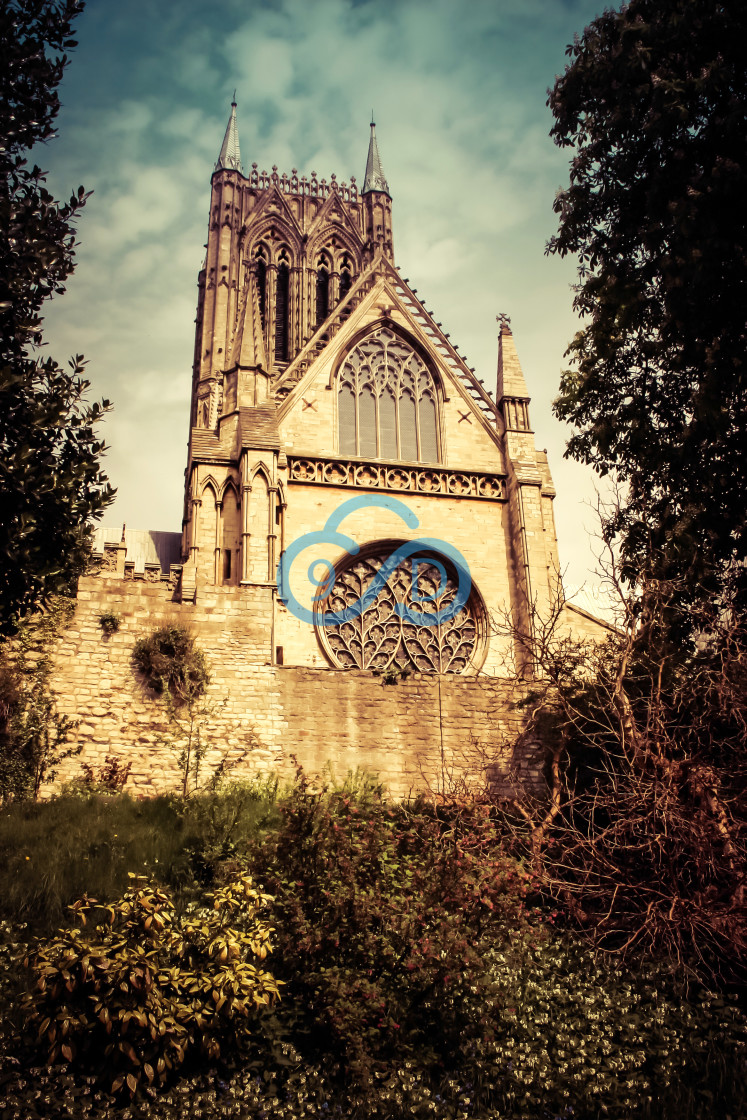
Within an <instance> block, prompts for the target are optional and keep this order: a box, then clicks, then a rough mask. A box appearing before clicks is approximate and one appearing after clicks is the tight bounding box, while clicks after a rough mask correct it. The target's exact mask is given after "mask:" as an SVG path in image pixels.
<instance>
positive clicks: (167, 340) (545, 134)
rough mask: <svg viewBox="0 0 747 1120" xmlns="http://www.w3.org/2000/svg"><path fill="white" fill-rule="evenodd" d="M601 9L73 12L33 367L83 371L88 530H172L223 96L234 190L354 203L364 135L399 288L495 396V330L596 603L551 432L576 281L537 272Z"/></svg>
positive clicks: (409, 4) (564, 273) (579, 503)
mask: <svg viewBox="0 0 747 1120" xmlns="http://www.w3.org/2000/svg"><path fill="white" fill-rule="evenodd" d="M603 7H604V4H603V3H602V2H601V0H599V2H598V0H221V3H220V4H214V3H209V2H207V0H179V2H178V3H175V2H171V0H118V2H117V3H116V4H113V3H112V2H111V0H89V2H88V5H87V8H86V10H85V12H84V13H83V15H82V17H80V18H79V20H78V21H77V23H76V25H75V32H76V37H77V38H78V41H79V45H78V47H77V48H76V50H75V51H74V52H73V55H72V61H71V64H70V67H69V68H68V70H67V72H66V75H65V78H64V79H63V83H62V86H61V89H60V96H61V100H62V110H61V112H60V115H59V118H58V122H57V123H58V130H59V135H58V137H57V138H56V139H54V140H53V141H51V142H50V143H49V144H48V145H46V146H45V147H44V148H42V149H37V151H36V152H35V153H34V155H35V158H36V160H37V162H39V163H40V165H41V166H42V167H44V169H45V170H47V171H48V173H49V176H48V183H49V186H50V188H51V189H52V190H53V192H54V193H55V194H56V195H57V196H58V197H59V196H62V197H66V196H67V195H68V194H69V193H70V192H71V191H72V190H73V189H77V187H78V185H79V184H83V185H84V186H85V187H86V189H87V190H91V191H93V194H92V196H91V198H90V200H89V202H88V204H87V206H86V208H85V210H84V211H83V213H82V215H81V217H80V220H79V222H78V238H79V248H78V251H77V267H76V271H75V273H74V274H73V276H72V277H71V278H70V280H69V282H68V290H67V293H66V294H65V295H64V296H61V297H58V298H56V299H55V300H53V301H52V302H51V303H50V304H49V305H48V306H47V310H46V323H47V329H46V335H45V337H46V341H47V343H48V348H49V353H50V354H51V355H53V356H54V357H55V358H57V360H58V361H64V360H66V359H67V357H68V356H70V355H72V354H80V353H82V354H84V355H85V357H86V358H87V359H88V363H89V364H88V367H87V376H88V377H89V378H90V380H91V386H92V387H91V395H92V397H94V398H96V399H100V398H102V397H107V398H109V399H110V400H111V401H112V402H113V410H112V412H111V413H110V415H109V416H108V417H107V420H106V424H105V427H104V436H105V438H106V441H107V443H108V445H109V452H108V454H107V458H106V469H107V471H108V474H109V477H110V479H111V481H112V483H113V485H114V486H116V487H117V491H118V494H117V499H116V502H115V504H114V505H113V506H112V507H110V508H109V510H108V511H107V513H106V514H105V517H104V523H105V524H107V525H115V524H121V523H122V522H126V523H127V525H128V527H129V528H132V529H158V530H173V531H178V530H180V528H181V516H182V495H183V484H184V483H183V479H184V468H185V465H186V454H187V436H188V431H187V424H188V413H189V396H190V385H191V371H192V355H193V345H194V316H195V308H196V302H197V275H198V272H199V269H200V267H201V264H202V259H203V255H204V249H203V246H204V243H205V240H206V237H207V219H208V208H209V200H210V176H211V174H212V172H213V169H214V164H215V161H216V159H217V156H218V152H219V150H220V145H221V141H222V139H223V133H224V131H225V126H226V121H227V119H228V114H229V111H230V102H231V97H232V95H233V92H234V90H235V91H236V99H237V102H238V121H239V135H240V141H241V154H242V159H243V163H244V169H245V171H247V170H248V169H249V168H250V167H251V164H252V163H253V162H256V163H257V164H258V166H259V169H260V170H262V169H267V170H270V169H271V167H272V166H273V165H276V166H277V168H278V170H279V171H280V172H281V173H282V172H283V171H286V172H290V170H291V169H292V168H297V169H298V172H299V174H309V173H310V172H311V171H312V170H313V171H316V172H317V174H318V176H319V177H320V178H321V177H322V176H323V177H325V178H327V179H328V178H329V176H330V174H331V173H332V172H335V173H336V175H337V178H338V179H339V180H346V181H349V179H350V176H351V175H355V176H356V179H357V180H358V182H359V184H362V181H363V173H364V169H365V160H366V152H367V147H368V134H369V128H368V124H369V121H370V120H371V113H372V112H373V113H374V115H375V118H376V132H377V138H378V142H379V151H380V154H381V161H382V165H383V168H384V172H385V174H386V177H387V180H388V182H389V188H390V191H391V194H392V199H393V222H394V252H395V260H396V263H397V264H398V265H399V266H401V268H402V275H403V276H406V277H408V278H409V280H410V282H411V284H412V285H413V286H414V287H415V288H417V289H418V294H419V295H420V297H421V298H422V299H423V300H424V302H425V304H426V306H427V307H429V308H430V309H431V310H432V311H433V312H434V314H435V318H436V319H437V320H438V321H440V322H442V323H443V325H444V328H445V329H446V330H448V331H449V332H450V334H451V337H452V339H453V340H454V341H455V342H456V343H457V345H458V346H459V349H460V352H461V353H462V354H463V355H466V357H467V359H468V363H469V364H470V365H472V366H474V367H475V370H476V373H477V376H478V377H481V378H483V379H484V381H485V384H486V386H488V387H490V388H491V389H493V390H494V387H495V380H496V359H497V332H498V326H497V323H496V321H495V320H496V316H497V315H498V314H499V313H506V314H508V315H510V317H511V327H512V330H513V334H514V339H515V342H516V346H517V349H518V353H519V357H520V359H521V362H522V366H523V368H524V373H525V376H526V380H527V384H528V386H529V391H530V393H531V396H532V404H531V418H532V422H533V426H534V429H535V432H536V442H537V446H538V447H539V448H546V449H547V451H548V454H549V458H550V466H551V469H552V472H553V477H554V480H555V485H556V488H557V491H558V497H557V499H556V520H557V527H558V538H559V545H560V558H561V564H562V566H563V568H564V570H565V572H566V584H567V585H571V586H576V585H579V584H584V583H586V584H594V582H595V577H594V575H593V571H594V569H595V568H596V566H597V563H596V559H595V557H596V554H597V553H598V551H599V549H598V546H597V542H596V536H595V533H596V514H595V512H594V508H593V507H594V506H595V485H596V479H595V476H594V475H593V473H592V472H591V470H590V469H589V468H587V467H584V466H582V465H580V464H577V463H573V462H570V461H568V460H565V459H564V458H563V452H564V449H565V442H566V440H567V438H568V436H569V434H570V433H569V430H568V429H567V427H566V426H565V425H564V424H561V422H560V421H558V420H556V419H555V418H554V417H553V415H552V401H553V399H554V397H555V396H556V395H557V392H558V385H559V379H560V373H561V371H562V369H563V368H564V364H565V363H564V356H563V355H564V351H565V349H566V347H567V345H568V343H569V342H570V340H571V338H572V337H573V335H574V333H575V331H576V330H577V329H578V327H579V322H578V319H577V318H576V316H575V313H574V312H573V309H572V299H573V293H572V285H573V283H574V280H575V277H576V271H575V261H574V260H572V259H566V260H561V259H559V258H555V257H548V256H546V255H545V245H546V243H547V241H548V239H549V238H550V237H551V236H552V234H553V233H554V232H555V231H556V216H555V215H554V213H553V210H552V204H553V199H554V197H555V194H556V192H557V190H558V189H559V188H560V187H562V186H564V185H566V184H567V181H568V165H569V158H570V157H569V153H568V152H567V151H562V150H560V149H558V148H556V147H555V146H554V145H553V142H552V140H551V139H550V137H549V130H550V127H551V125H552V117H551V114H550V110H549V109H548V108H547V106H546V100H547V89H548V87H549V86H551V85H552V84H553V82H554V79H555V76H556V75H557V74H560V73H562V71H563V69H564V68H565V65H566V63H567V58H566V55H565V51H566V47H567V44H568V43H570V42H571V41H572V39H573V36H574V34H577V33H578V34H580V33H581V32H582V31H583V29H584V27H585V26H586V25H587V24H588V23H589V22H590V21H591V20H592V19H593V18H594V17H595V16H596V15H598V14H600V13H601V11H602V9H603Z"/></svg>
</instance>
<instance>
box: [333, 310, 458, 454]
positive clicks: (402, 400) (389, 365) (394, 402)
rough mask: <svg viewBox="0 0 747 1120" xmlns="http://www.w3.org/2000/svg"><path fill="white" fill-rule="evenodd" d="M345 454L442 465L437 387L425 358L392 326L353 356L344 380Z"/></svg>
mask: <svg viewBox="0 0 747 1120" xmlns="http://www.w3.org/2000/svg"><path fill="white" fill-rule="evenodd" d="M338 428H339V444H340V453H341V454H343V455H360V456H362V457H364V458H371V459H403V460H405V461H407V462H415V463H417V462H420V463H437V462H439V441H438V419H437V395H436V385H435V382H434V379H433V376H432V374H431V373H430V371H429V370H428V368H427V367H426V365H425V363H424V362H423V360H422V358H421V357H420V355H419V354H418V353H417V352H416V351H415V350H414V349H413V347H412V346H410V345H409V344H408V343H407V342H405V341H404V339H402V338H400V337H399V335H396V334H395V333H394V332H393V331H391V330H389V328H387V327H380V328H379V329H378V330H376V331H374V332H373V333H372V334H370V335H368V336H367V337H366V338H364V339H363V340H362V341H361V342H359V343H358V345H357V346H356V347H355V348H354V349H353V350H352V351H351V352H350V353H349V354H348V356H347V358H346V359H345V362H344V363H343V366H342V368H341V370H340V374H339V379H338Z"/></svg>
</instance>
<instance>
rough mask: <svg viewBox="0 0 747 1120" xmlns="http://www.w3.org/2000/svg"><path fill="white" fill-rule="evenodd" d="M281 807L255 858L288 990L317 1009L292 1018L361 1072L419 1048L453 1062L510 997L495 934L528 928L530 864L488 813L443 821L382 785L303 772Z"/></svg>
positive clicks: (310, 1039)
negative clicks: (318, 787) (499, 972)
mask: <svg viewBox="0 0 747 1120" xmlns="http://www.w3.org/2000/svg"><path fill="white" fill-rule="evenodd" d="M280 809H281V813H282V821H281V824H280V827H279V829H278V830H277V832H273V833H268V834H267V836H266V838H265V839H264V842H263V844H262V845H261V848H260V850H259V851H257V852H255V853H254V854H253V856H252V859H253V866H254V868H255V870H256V873H257V874H258V875H261V876H263V877H264V878H263V881H264V882H265V885H266V886H267V887H268V889H270V890H271V891H272V892H273V894H275V895H276V905H277V908H278V914H279V915H280V916H281V918H280V923H279V924H280V930H281V932H280V934H279V937H280V942H279V948H280V958H281V969H282V972H283V976H284V978H285V979H286V980H287V982H288V984H289V994H290V995H292V996H293V997H295V999H296V1001H297V1006H301V1007H303V1008H308V1009H310V1010H311V1012H312V1014H311V1016H307V1017H306V1018H305V1022H304V1023H300V1024H297V1025H296V1028H294V1029H295V1030H296V1032H298V1031H300V1032H301V1034H303V1033H304V1032H308V1033H307V1035H306V1043H305V1044H310V1045H311V1046H312V1048H313V1049H318V1048H319V1047H322V1048H324V1049H326V1051H327V1052H328V1053H334V1054H337V1055H339V1057H340V1059H341V1060H342V1061H343V1063H344V1065H345V1067H346V1068H347V1070H348V1071H349V1072H350V1073H351V1074H352V1075H353V1076H354V1077H356V1078H359V1079H361V1080H365V1079H367V1078H369V1077H370V1075H371V1072H372V1071H373V1070H376V1069H382V1068H384V1066H386V1064H387V1063H388V1062H389V1061H390V1060H392V1059H393V1058H395V1057H396V1058H397V1060H399V1061H401V1060H403V1059H404V1058H405V1057H407V1056H409V1055H411V1054H413V1053H417V1054H418V1055H419V1056H420V1057H422V1056H423V1055H426V1057H427V1060H428V1061H430V1062H438V1061H447V1062H448V1061H449V1060H450V1055H451V1054H452V1052H453V1049H454V1047H457V1046H459V1045H463V1044H464V1043H465V1040H466V1039H470V1038H476V1037H479V1036H481V1035H482V1033H483V1030H484V1023H485V1022H486V1021H489V1019H490V1016H491V1015H492V1013H493V1011H494V1009H495V1008H496V1006H497V1004H498V1003H499V1002H500V999H501V991H500V985H497V984H496V983H495V982H494V979H493V978H492V977H491V976H490V975H489V974H488V973H486V970H485V968H484V967H483V963H482V962H483V958H484V954H485V950H486V946H488V945H492V944H495V943H500V944H503V943H504V942H510V941H511V940H512V939H515V938H519V939H520V938H523V937H529V938H531V937H532V936H533V929H532V925H531V922H530V920H529V916H528V913H527V906H526V891H527V881H528V876H527V875H526V873H525V872H523V871H522V869H521V868H520V867H519V866H518V865H517V864H516V863H515V862H514V861H513V860H511V859H509V858H508V857H507V856H506V855H505V853H504V852H503V850H502V849H501V847H500V845H499V844H498V843H497V841H496V833H495V829H494V826H493V824H492V822H491V820H490V818H489V816H488V815H487V811H486V810H485V808H484V807H481V806H472V807H471V808H470V809H465V810H464V811H463V812H462V814H461V815H459V814H457V815H454V816H452V817H451V818H450V819H449V820H440V819H439V818H438V817H437V816H436V815H435V814H434V813H433V812H432V811H430V810H429V809H428V807H426V806H425V805H423V804H420V803H417V804H414V805H410V806H407V805H403V806H395V805H389V804H388V803H387V802H386V801H385V799H384V796H383V793H382V790H381V788H380V787H378V786H375V785H370V784H369V785H366V784H363V785H362V786H359V788H358V789H357V790H356V789H354V788H351V787H350V786H348V787H343V788H340V789H331V790H329V789H328V790H323V791H321V792H315V791H313V790H312V789H311V788H310V787H309V785H308V783H307V782H306V780H305V779H304V778H303V777H301V778H300V780H299V781H298V782H297V783H296V785H295V786H294V788H293V789H292V791H291V793H290V795H289V796H288V797H287V798H286V800H285V801H284V802H282V803H281V805H280ZM299 959H300V960H301V961H302V962H303V965H302V967H301V968H298V967H296V962H297V961H298V960H299ZM298 1040H299V1039H298V1037H297V1041H298ZM299 1044H300V1042H299Z"/></svg>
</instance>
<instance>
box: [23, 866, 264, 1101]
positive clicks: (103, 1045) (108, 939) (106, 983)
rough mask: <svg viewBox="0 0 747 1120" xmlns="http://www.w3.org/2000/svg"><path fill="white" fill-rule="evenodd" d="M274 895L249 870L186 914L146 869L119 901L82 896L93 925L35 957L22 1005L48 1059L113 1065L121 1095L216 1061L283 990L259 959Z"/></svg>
mask: <svg viewBox="0 0 747 1120" xmlns="http://www.w3.org/2000/svg"><path fill="white" fill-rule="evenodd" d="M269 901H270V899H269V897H268V896H267V895H266V894H262V893H261V892H259V891H258V890H256V889H255V887H254V884H253V882H252V880H251V877H250V876H249V875H247V874H240V875H237V876H236V877H235V878H234V879H232V880H231V881H230V882H228V883H227V884H226V885H225V886H223V887H221V888H220V889H219V890H217V891H216V892H215V894H214V895H213V897H212V908H211V909H207V908H201V909H196V910H194V911H192V912H191V913H188V914H186V915H180V914H178V913H177V912H176V909H175V907H174V904H173V901H172V899H171V898H170V896H169V894H168V893H167V892H166V891H165V890H164V889H162V888H160V887H158V886H156V885H154V884H152V883H149V882H148V881H147V880H146V879H144V878H142V877H141V878H138V877H136V876H133V877H132V883H131V886H130V888H129V890H127V891H126V892H125V894H124V896H123V897H122V898H121V899H119V900H118V901H116V902H114V903H112V904H111V905H108V906H101V905H99V904H98V903H96V901H95V900H94V899H89V898H88V897H87V896H84V897H83V898H82V899H80V900H79V901H77V902H76V903H75V904H74V905H73V906H72V907H71V909H72V910H73V911H74V913H75V915H76V917H77V918H78V919H79V921H80V922H81V924H82V927H83V928H81V929H79V928H74V929H66V930H61V931H60V933H59V935H58V936H57V937H55V938H53V939H51V940H48V941H42V942H40V943H39V944H38V945H37V947H36V948H35V950H34V951H33V952H32V953H31V954H29V956H28V957H27V958H26V960H25V961H24V964H25V966H26V967H27V968H29V969H30V970H31V974H32V979H33V987H32V989H31V990H30V991H29V992H28V994H27V995H26V997H25V998H24V1001H23V1010H24V1013H25V1017H26V1022H27V1025H28V1028H29V1030H30V1031H31V1032H32V1034H33V1035H34V1036H35V1037H36V1039H37V1040H38V1043H39V1045H40V1047H42V1049H43V1050H44V1052H45V1055H46V1056H45V1061H46V1063H47V1064H49V1065H52V1066H55V1065H61V1066H62V1067H72V1066H76V1065H82V1066H83V1067H84V1068H90V1069H100V1068H103V1069H104V1070H105V1071H106V1073H105V1076H106V1079H107V1080H108V1081H109V1085H108V1087H109V1088H110V1090H111V1092H114V1093H116V1092H118V1091H119V1090H120V1089H122V1090H123V1091H125V1092H129V1094H130V1095H131V1096H134V1095H135V1094H136V1092H137V1091H138V1088H139V1087H140V1086H141V1084H142V1085H144V1084H149V1085H151V1084H153V1083H156V1084H158V1083H163V1082H165V1081H166V1080H167V1079H168V1078H169V1076H170V1074H171V1073H172V1072H173V1071H176V1070H178V1069H179V1068H180V1067H181V1066H182V1065H183V1064H184V1063H185V1062H186V1061H188V1060H189V1061H191V1062H193V1061H194V1060H195V1056H196V1055H199V1054H202V1055H205V1056H206V1057H207V1058H208V1059H212V1060H215V1059H217V1058H218V1057H219V1056H220V1054H221V1050H222V1047H224V1046H225V1045H226V1043H227V1042H228V1044H229V1046H233V1045H234V1044H235V1040H236V1038H238V1037H241V1036H246V1035H247V1034H248V1033H249V1031H250V1027H249V1023H250V1020H251V1019H252V1018H253V1017H254V1016H255V1014H256V1010H257V1008H258V1007H264V1006H267V1005H269V1004H271V1003H272V1002H273V1001H274V1000H275V999H276V997H277V996H278V994H279V990H278V986H277V984H276V983H275V981H274V980H273V978H272V976H271V975H270V974H269V973H268V972H266V971H264V969H263V968H261V967H259V965H258V964H255V963H253V962H254V961H257V962H261V961H264V960H265V958H266V957H267V955H268V953H269V952H270V951H271V945H270V935H271V933H272V928H271V927H270V926H269V925H268V924H267V923H266V921H265V920H264V919H263V918H261V917H260V914H261V912H262V910H263V909H265V907H266V905H267V903H268V902H269ZM93 919H99V922H98V924H97V925H96V926H95V927H94V928H92V929H90V930H89V929H88V928H87V926H88V922H89V920H93Z"/></svg>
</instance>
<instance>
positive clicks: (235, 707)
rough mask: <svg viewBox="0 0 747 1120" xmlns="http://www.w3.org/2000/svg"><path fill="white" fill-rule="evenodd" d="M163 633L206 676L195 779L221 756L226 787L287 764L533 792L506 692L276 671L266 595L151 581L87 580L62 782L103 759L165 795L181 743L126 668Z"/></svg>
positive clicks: (65, 701) (314, 670)
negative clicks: (174, 630)
mask: <svg viewBox="0 0 747 1120" xmlns="http://www.w3.org/2000/svg"><path fill="white" fill-rule="evenodd" d="M109 612H111V613H115V614H118V615H119V616H120V617H121V625H120V628H119V630H118V631H117V632H116V633H114V634H112V635H111V636H109V637H107V636H105V635H104V634H103V632H102V630H101V627H100V625H99V617H100V615H101V614H103V613H109ZM169 623H177V624H180V625H185V626H188V627H189V628H190V629H191V630H192V632H193V633H194V635H195V638H196V639H197V642H198V644H199V646H200V647H201V648H202V649H203V650H204V652H205V653H206V655H207V658H208V662H209V666H210V672H211V684H210V687H209V690H208V694H207V696H206V702H205V705H204V708H205V709H206V710H205V711H204V712H203V713H202V715H200V716H199V722H200V724H201V733H202V734H207V736H208V739H209V741H210V743H212V744H214V746H212V747H211V749H210V750H209V752H208V754H207V756H206V759H205V770H204V773H205V775H207V773H208V772H209V771H210V769H212V768H214V767H215V766H216V765H218V764H219V762H220V760H221V759H222V758H223V757H224V755H227V757H228V759H229V760H230V761H231V762H233V763H236V764H237V765H236V768H235V770H234V774H236V775H246V774H249V773H252V772H257V771H269V770H278V771H281V772H288V773H290V772H291V771H292V768H293V758H296V759H297V760H298V761H299V762H300V763H301V764H302V765H303V766H304V768H305V769H307V770H308V771H309V772H311V773H317V772H319V771H321V770H323V769H324V767H325V766H327V765H329V766H331V767H332V769H333V771H334V772H335V773H336V774H337V775H339V776H343V775H344V774H345V773H346V772H347V771H348V770H351V769H355V768H356V767H360V768H363V769H366V770H370V771H374V772H376V773H378V774H379V775H380V777H381V778H382V779H383V780H384V781H385V782H386V783H387V784H388V786H389V787H390V789H391V790H392V792H393V793H395V794H399V795H402V794H405V793H407V792H408V791H410V790H414V789H422V788H424V787H426V786H430V787H431V788H433V787H434V786H437V785H438V784H439V783H440V782H441V781H442V780H443V779H444V775H446V776H447V780H448V778H449V776H450V775H453V774H455V773H458V772H460V771H462V770H463V769H464V768H465V767H466V768H467V769H470V768H474V767H475V766H482V765H485V764H487V765H488V766H489V768H490V773H491V776H492V777H493V779H494V780H496V781H500V782H502V783H503V784H504V785H508V786H511V788H513V782H514V781H516V780H524V781H527V780H529V781H530V782H531V783H532V784H534V783H536V782H538V781H540V780H541V774H540V771H541V757H540V756H541V752H540V751H539V750H537V748H536V747H535V748H528V749H526V750H525V751H524V753H523V755H522V757H520V758H515V757H513V755H512V753H511V749H510V746H508V745H507V744H509V743H510V742H511V740H513V739H514V738H515V736H516V735H517V734H518V733H519V731H520V730H521V726H522V715H521V712H520V711H519V710H517V708H516V707H515V704H516V701H517V700H518V699H519V697H520V694H521V687H520V686H519V685H517V684H516V683H515V682H510V681H506V680H502V679H500V678H497V677H493V676H486V675H482V674H481V675H475V676H442V677H436V676H432V675H428V674H417V673H416V674H413V675H412V676H410V677H408V678H407V679H404V680H402V679H397V681H396V683H387V682H386V681H385V679H384V678H382V677H377V676H375V675H374V674H372V673H370V672H358V671H350V670H337V669H332V668H330V667H313V666H294V665H288V664H286V665H277V664H274V663H273V652H274V650H275V640H274V637H275V635H274V625H275V623H274V603H273V590H272V588H270V587H245V588H242V587H208V588H201V589H200V591H199V593H198V597H197V601H196V602H195V603H181V602H178V601H176V597H175V594H174V592H173V591H172V590H171V589H170V587H169V586H168V584H166V583H164V582H162V583H148V582H146V581H144V580H134V581H133V580H124V579H118V578H103V577H102V576H95V577H94V576H87V577H84V578H83V579H81V581H80V587H79V592H78V601H77V605H76V611H75V615H74V617H73V619H72V622H71V624H70V626H69V627H68V629H67V630H66V631H65V632H64V634H62V635H61V637H60V639H59V642H58V645H57V648H56V670H55V677H54V682H53V685H54V690H55V692H56V694H57V697H58V706H59V709H60V711H61V712H63V713H64V714H66V715H68V716H70V717H71V718H73V719H76V720H78V721H79V723H78V726H77V729H76V731H75V733H74V734H75V736H76V737H77V740H78V742H79V743H80V744H81V746H82V752H81V754H80V755H79V756H77V757H75V758H71V759H70V760H68V761H67V762H66V763H65V764H64V767H63V768H61V770H60V774H59V779H60V780H61V781H64V780H67V779H69V778H72V777H75V776H76V775H77V774H79V773H80V763H81V761H84V762H86V763H88V764H89V765H91V766H93V767H94V768H96V767H98V766H100V765H102V764H103V762H104V759H105V757H106V756H107V755H114V756H116V757H117V758H121V759H122V760H124V761H129V762H131V763H132V769H131V773H130V778H129V781H128V788H131V789H133V791H135V792H140V793H143V794H148V793H152V792H155V791H160V790H166V789H173V788H177V787H178V784H179V769H178V765H177V755H178V751H179V742H178V741H179V735H180V732H179V731H178V729H176V728H175V727H174V726H173V725H172V724H170V721H169V716H168V711H167V707H166V705H165V703H164V701H163V700H161V699H159V698H157V697H154V696H153V694H152V693H151V692H150V691H149V690H148V688H147V687H146V686H145V685H144V684H143V682H142V680H141V679H139V677H138V674H137V672H136V671H135V669H134V667H133V665H132V649H133V646H134V644H135V642H136V640H137V639H138V638H140V637H144V636H147V635H148V634H150V633H151V632H152V631H153V630H154V629H156V628H158V627H160V626H165V625H167V624H169Z"/></svg>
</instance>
